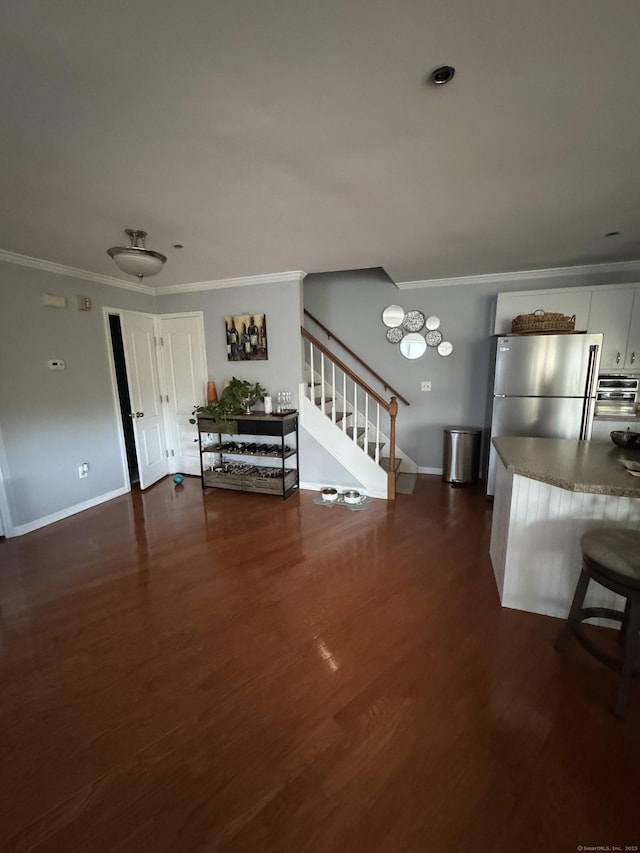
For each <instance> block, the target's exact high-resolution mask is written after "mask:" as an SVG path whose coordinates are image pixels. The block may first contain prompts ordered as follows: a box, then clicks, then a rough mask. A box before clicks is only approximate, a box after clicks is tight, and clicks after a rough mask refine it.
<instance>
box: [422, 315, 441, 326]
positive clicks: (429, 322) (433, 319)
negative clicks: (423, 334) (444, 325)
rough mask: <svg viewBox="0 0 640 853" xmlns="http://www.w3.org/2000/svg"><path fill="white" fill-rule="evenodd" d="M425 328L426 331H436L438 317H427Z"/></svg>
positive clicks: (438, 322) (438, 321) (438, 323)
mask: <svg viewBox="0 0 640 853" xmlns="http://www.w3.org/2000/svg"><path fill="white" fill-rule="evenodd" d="M425 326H426V327H427V329H438V328H439V327H440V317H437V316H436V315H435V314H431V316H430V317H427V320H426V323H425Z"/></svg>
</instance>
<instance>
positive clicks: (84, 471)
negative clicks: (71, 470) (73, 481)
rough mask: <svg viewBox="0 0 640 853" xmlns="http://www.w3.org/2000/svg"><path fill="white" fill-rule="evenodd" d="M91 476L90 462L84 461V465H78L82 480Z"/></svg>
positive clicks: (79, 475)
mask: <svg viewBox="0 0 640 853" xmlns="http://www.w3.org/2000/svg"><path fill="white" fill-rule="evenodd" d="M88 476H89V463H88V462H83V463H82V465H80V466H79V467H78V477H80V479H81V480H82V478H83V477H88Z"/></svg>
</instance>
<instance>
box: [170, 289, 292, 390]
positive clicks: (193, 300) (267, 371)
mask: <svg viewBox="0 0 640 853" xmlns="http://www.w3.org/2000/svg"><path fill="white" fill-rule="evenodd" d="M181 311H203V312H204V331H205V345H206V349H207V367H208V375H209V379H211V380H213V381H214V382H215V383H216V387H217V389H218V393H220V391H221V390H222V386H223V384H224V381H225V380H226V379H231V378H232V376H237V378H238V379H246V380H248V381H249V382H260V384H261V385H263V386H264V387H265V388H266V389H267V393H268V394H275V393H276V392H277V391H291V392H292V393H293V395H294V397H293V399H294V402H295V404H296V405H297V394H298V384H299V383H300V382H301V381H302V348H301V339H300V326H301V325H302V286H301V284H300V283H299V282H295V281H283V282H273V283H269V284H260V285H253V286H250V287H228V288H221V289H219V290H203V291H196V292H194V293H178V294H171V295H167V296H159V297H157V299H156V313H158V314H171V313H174V312H181ZM244 313H249V314H251V313H256V314H265V315H266V318H267V346H268V354H269V358H268V359H267V360H266V361H253V362H251V361H249V362H229V361H227V342H226V336H225V328H224V318H225V316H228V315H233V314H244Z"/></svg>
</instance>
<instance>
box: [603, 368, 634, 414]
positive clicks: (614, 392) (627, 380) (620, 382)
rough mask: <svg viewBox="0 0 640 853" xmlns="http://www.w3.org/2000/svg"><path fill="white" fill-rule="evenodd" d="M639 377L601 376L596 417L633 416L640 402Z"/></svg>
mask: <svg viewBox="0 0 640 853" xmlns="http://www.w3.org/2000/svg"><path fill="white" fill-rule="evenodd" d="M639 385H640V378H638V377H637V376H622V375H616V374H600V376H599V377H598V386H597V390H596V407H595V414H596V415H623V414H629V415H633V414H634V413H635V411H636V403H637V402H638V386H639Z"/></svg>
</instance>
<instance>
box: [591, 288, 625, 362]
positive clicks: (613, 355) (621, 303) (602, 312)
mask: <svg viewBox="0 0 640 853" xmlns="http://www.w3.org/2000/svg"><path fill="white" fill-rule="evenodd" d="M633 295H634V290H633V288H624V289H622V288H612V289H611V290H609V289H603V290H594V291H593V293H592V295H591V311H590V312H589V331H590V332H602V334H603V335H604V340H603V342H602V357H601V359H600V370H601V371H602V370H604V369H610V368H613V369H618V370H620V369H622V368H623V367H624V360H625V353H626V351H627V338H628V337H629V323H630V317H631V306H632V305H633ZM636 357H637V356H636Z"/></svg>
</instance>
